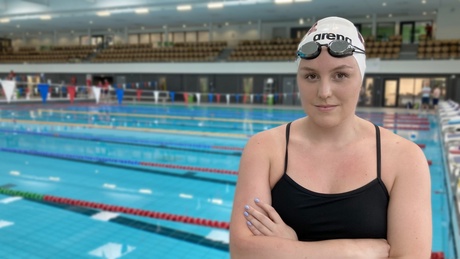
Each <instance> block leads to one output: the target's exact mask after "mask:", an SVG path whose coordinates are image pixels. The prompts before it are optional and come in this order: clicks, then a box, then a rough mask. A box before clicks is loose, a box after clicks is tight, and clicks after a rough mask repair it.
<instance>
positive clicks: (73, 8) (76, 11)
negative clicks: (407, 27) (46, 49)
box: [0, 0, 460, 37]
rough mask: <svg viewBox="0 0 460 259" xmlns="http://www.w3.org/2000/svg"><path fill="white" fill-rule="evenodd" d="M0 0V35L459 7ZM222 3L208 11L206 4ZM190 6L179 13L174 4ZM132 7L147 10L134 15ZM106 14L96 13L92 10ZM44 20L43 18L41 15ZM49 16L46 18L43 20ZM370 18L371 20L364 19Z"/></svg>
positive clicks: (360, 1) (358, 0) (394, 2)
mask: <svg viewBox="0 0 460 259" xmlns="http://www.w3.org/2000/svg"><path fill="white" fill-rule="evenodd" d="M291 2H292V3H287V4H276V3H275V0H222V1H218V0H129V1H121V0H0V36H3V37H8V36H11V35H24V34H26V33H27V34H29V33H30V34H36V33H39V34H42V33H54V32H55V31H56V32H58V33H61V32H74V31H75V32H78V31H81V32H85V31H88V29H89V28H90V29H91V30H93V31H95V30H112V29H113V30H124V29H125V28H127V29H128V30H155V29H161V28H164V26H167V27H168V28H171V29H173V28H181V27H184V26H187V27H195V26H209V24H213V26H222V25H224V24H225V23H228V24H243V23H244V24H247V23H252V24H257V22H258V21H261V22H294V21H299V19H301V18H302V19H305V20H308V19H319V18H322V17H325V16H329V15H338V16H343V17H346V18H350V19H353V18H360V19H363V18H366V16H367V17H372V16H373V15H376V16H377V17H379V18H381V17H389V16H391V17H393V18H394V19H396V18H397V19H402V18H403V17H404V16H421V15H427V16H428V17H433V14H435V13H436V10H438V9H439V8H440V7H449V8H460V0H311V1H305V0H303V1H302V2H300V0H291ZM209 3H213V4H218V3H222V4H223V7H221V8H216V9H210V8H208V4H209ZM180 5H190V7H191V10H188V11H178V10H177V6H180ZM136 9H143V10H144V11H145V10H148V13H143V14H137V13H135V10H136ZM102 11H105V12H110V15H109V16H98V15H97V12H102ZM42 18H45V19H42ZM46 18H48V19H46ZM369 19H370V18H369Z"/></svg>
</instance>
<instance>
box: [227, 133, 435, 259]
mask: <svg viewBox="0 0 460 259" xmlns="http://www.w3.org/2000/svg"><path fill="white" fill-rule="evenodd" d="M265 137H266V136H257V135H256V136H255V137H254V138H252V139H251V140H250V141H249V143H248V145H247V146H246V148H245V151H244V153H243V156H242V158H241V162H240V171H239V172H240V173H239V179H238V184H237V189H236V192H235V199H234V207H233V212H232V219H231V226H230V253H231V256H232V258H238V259H239V258H429V255H430V251H431V216H430V215H431V208H430V205H427V204H430V181H429V171H428V167H427V164H426V158H425V157H424V155H423V153H422V152H421V151H420V152H418V151H414V152H410V153H413V154H415V155H412V157H410V159H411V160H409V161H412V162H408V163H406V165H405V166H403V168H401V169H402V170H403V171H404V170H405V169H407V170H413V171H415V172H417V173H418V174H420V175H421V176H419V177H414V173H407V174H406V175H402V176H400V177H398V178H397V179H395V183H394V187H393V189H392V191H391V193H390V196H391V197H393V199H390V205H389V212H388V239H387V240H383V239H338V240H327V241H318V242H301V241H298V239H297V236H296V234H295V231H294V230H293V229H292V228H290V227H289V226H287V225H286V224H285V223H284V222H283V221H282V219H281V218H280V217H279V215H278V213H277V212H276V211H275V210H274V209H273V207H271V205H270V203H271V194H270V184H269V177H270V175H269V172H270V162H269V157H270V155H269V154H264V152H265V150H269V149H267V147H264V146H263V144H262V143H267V140H265V141H264V138H265ZM408 159H409V158H408ZM424 163H425V164H424ZM404 167H406V168H404ZM420 190H424V191H422V192H420ZM426 190H428V191H426ZM394 197H400V198H398V199H396V198H394ZM256 198H257V200H255V199H256ZM256 201H257V202H256Z"/></svg>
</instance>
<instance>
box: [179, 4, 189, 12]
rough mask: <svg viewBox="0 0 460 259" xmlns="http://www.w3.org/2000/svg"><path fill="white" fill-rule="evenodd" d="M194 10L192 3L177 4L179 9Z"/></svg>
mask: <svg viewBox="0 0 460 259" xmlns="http://www.w3.org/2000/svg"><path fill="white" fill-rule="evenodd" d="M189 10H192V6H191V5H178V6H177V11H189Z"/></svg>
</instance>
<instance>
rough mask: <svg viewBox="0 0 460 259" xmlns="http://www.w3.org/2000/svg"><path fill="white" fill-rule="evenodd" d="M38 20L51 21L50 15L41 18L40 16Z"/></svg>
mask: <svg viewBox="0 0 460 259" xmlns="http://www.w3.org/2000/svg"><path fill="white" fill-rule="evenodd" d="M40 20H51V16H50V15H42V16H40Z"/></svg>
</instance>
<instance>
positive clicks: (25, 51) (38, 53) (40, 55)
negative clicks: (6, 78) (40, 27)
mask: <svg viewBox="0 0 460 259" xmlns="http://www.w3.org/2000/svg"><path fill="white" fill-rule="evenodd" d="M94 51H95V46H80V45H75V46H55V47H52V48H50V49H48V50H38V49H37V48H36V47H20V48H19V49H18V50H17V51H14V50H12V49H10V50H9V51H7V52H4V53H0V62H2V63H25V62H27V63H72V62H81V61H83V60H85V59H87V58H88V57H89V56H90V55H91V54H92V53H93V52H94Z"/></svg>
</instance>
